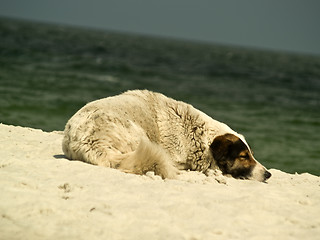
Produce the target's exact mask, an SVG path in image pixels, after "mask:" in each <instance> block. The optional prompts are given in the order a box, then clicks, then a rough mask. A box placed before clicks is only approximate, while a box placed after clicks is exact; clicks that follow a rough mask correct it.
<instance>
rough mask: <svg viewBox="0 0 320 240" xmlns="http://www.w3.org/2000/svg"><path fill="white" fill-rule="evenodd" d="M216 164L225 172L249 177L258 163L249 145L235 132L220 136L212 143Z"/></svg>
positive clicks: (236, 176)
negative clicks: (234, 133)
mask: <svg viewBox="0 0 320 240" xmlns="http://www.w3.org/2000/svg"><path fill="white" fill-rule="evenodd" d="M211 151H212V155H213V158H214V160H215V162H216V165H217V166H218V167H219V168H220V170H221V171H222V172H223V173H224V174H231V175H232V176H233V177H235V178H249V177H250V176H251V172H252V169H253V168H254V167H255V165H256V161H255V160H254V158H253V156H252V153H251V152H250V150H249V149H248V147H247V145H246V144H245V143H244V142H243V141H242V140H241V139H240V138H239V137H237V136H235V135H233V134H225V135H222V136H218V137H216V138H215V139H214V141H213V143H212V144H211Z"/></svg>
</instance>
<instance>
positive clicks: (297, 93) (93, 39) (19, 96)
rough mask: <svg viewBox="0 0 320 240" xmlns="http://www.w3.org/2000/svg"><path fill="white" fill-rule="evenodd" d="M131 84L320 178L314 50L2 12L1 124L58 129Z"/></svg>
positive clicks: (284, 165) (261, 156)
mask: <svg viewBox="0 0 320 240" xmlns="http://www.w3.org/2000/svg"><path fill="white" fill-rule="evenodd" d="M130 89H149V90H152V91H157V92H161V93H163V94H165V95H167V96H169V97H172V98H175V99H177V100H181V101H185V102H188V103H190V104H192V105H193V106H194V107H196V108H198V109H200V110H202V111H203V112H205V113H206V114H208V115H209V116H211V117H212V118H214V119H216V120H219V121H222V122H224V123H226V124H228V125H229V126H230V127H231V128H233V129H234V130H235V131H237V132H239V133H241V134H243V135H244V136H245V137H246V139H247V142H248V143H249V145H250V146H251V148H252V149H253V151H254V154H255V157H256V159H258V161H259V162H261V163H262V164H263V165H265V166H266V167H267V168H276V169H280V170H282V171H285V172H288V173H293V174H295V173H305V172H308V173H311V174H314V175H318V176H319V175H320V141H319V140H320V139H319V135H320V56H319V55H303V54H296V53H288V52H279V51H269V50H261V49H250V48H243V47H236V46H225V45H219V44H212V43H203V42H193V41H184V40H179V39H170V38H160V37H152V36H143V35H138V34H137V35H135V34H128V33H121V32H114V31H103V30H98V29H88V28H79V27H72V26H64V25H53V24H47V23H39V22H28V21H22V20H15V19H8V18H0V96H1V97H0V122H1V123H4V124H10V125H19V126H24V127H32V128H38V129H42V130H44V131H53V130H58V131H61V130H63V129H64V126H65V124H66V122H67V120H68V119H69V118H70V117H71V116H72V115H73V114H74V113H75V112H76V111H77V110H78V109H79V108H81V107H82V106H83V105H85V104H86V103H88V102H90V101H93V100H96V99H100V98H104V97H108V96H112V95H116V94H120V93H122V92H124V91H127V90H130ZM0 147H1V146H0Z"/></svg>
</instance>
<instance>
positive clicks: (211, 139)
mask: <svg viewBox="0 0 320 240" xmlns="http://www.w3.org/2000/svg"><path fill="white" fill-rule="evenodd" d="M62 146H63V151H64V153H65V155H66V156H67V157H68V158H69V159H75V160H82V161H85V162H88V163H92V164H96V165H100V166H106V167H112V168H117V169H120V170H122V171H125V172H130V173H135V174H144V173H146V172H148V171H154V172H155V174H158V175H160V176H162V177H163V178H175V176H176V174H177V173H178V171H179V170H188V169H190V170H196V171H201V172H205V171H206V170H208V169H209V168H218V169H220V170H221V171H222V172H223V173H224V174H231V175H232V176H233V177H236V178H248V179H256V180H258V181H265V180H266V179H268V178H269V177H270V176H271V174H270V173H269V172H268V171H267V170H266V169H265V168H264V167H263V166H262V165H261V164H260V163H258V162H257V161H256V160H255V159H254V158H253V155H252V152H251V150H250V148H249V146H248V144H247V143H246V141H245V139H244V137H243V136H242V135H240V134H238V133H236V132H235V131H233V130H232V129H231V128H229V127H228V126H227V125H225V124H223V123H221V122H218V121H216V120H213V119H212V118H210V117H209V116H207V115H206V114H204V113H203V112H201V111H199V110H197V109H195V108H193V107H192V106H191V105H189V104H186V103H184V102H180V101H175V100H173V99H171V98H168V97H166V96H164V95H162V94H159V93H154V92H150V91H147V90H143V91H140V90H135V91H128V92H126V93H123V94H121V95H118V96H114V97H108V98H105V99H101V100H97V101H94V102H91V103H88V104H87V105H86V106H84V107H83V108H81V109H80V110H79V111H78V112H77V113H76V114H75V115H74V116H73V117H72V118H71V119H70V120H69V121H68V123H67V124H66V127H65V131H64V139H63V144H62Z"/></svg>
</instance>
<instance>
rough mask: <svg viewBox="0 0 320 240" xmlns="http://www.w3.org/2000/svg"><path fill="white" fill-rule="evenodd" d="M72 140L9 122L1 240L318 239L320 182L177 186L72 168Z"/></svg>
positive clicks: (0, 128) (195, 179) (1, 180)
mask: <svg viewBox="0 0 320 240" xmlns="http://www.w3.org/2000/svg"><path fill="white" fill-rule="evenodd" d="M62 137H63V135H62V132H61V131H54V132H44V131H42V130H37V129H32V128H23V127H17V126H9V125H4V124H0V141H1V144H0V145H1V148H0V192H1V194H0V214H1V215H0V239H92V240H93V239H190V240H191V239H193V240H195V239H259V240H261V239H318V237H319V234H320V218H319V212H320V191H319V190H320V177H317V176H314V175H311V174H308V173H303V174H288V173H285V172H282V171H280V170H277V169H270V172H271V173H272V177H271V178H270V179H269V180H268V182H267V183H261V182H257V181H249V180H236V179H233V178H230V177H226V176H223V175H221V173H219V172H218V171H212V172H211V173H209V174H208V176H206V175H204V174H202V173H199V172H184V173H183V174H181V175H179V177H178V179H175V180H167V179H165V180H163V179H161V178H160V177H159V176H155V175H154V174H153V173H152V172H149V173H147V174H146V175H143V176H140V175H133V174H126V173H122V172H120V171H118V170H115V169H109V168H103V167H98V166H94V165H90V164H86V163H83V162H79V161H69V160H67V159H66V158H65V157H64V155H63V152H62V150H61V141H62Z"/></svg>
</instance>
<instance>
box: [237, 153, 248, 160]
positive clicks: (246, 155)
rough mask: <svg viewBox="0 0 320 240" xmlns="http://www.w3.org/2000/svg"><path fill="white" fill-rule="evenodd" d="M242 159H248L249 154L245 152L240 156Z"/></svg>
mask: <svg viewBox="0 0 320 240" xmlns="http://www.w3.org/2000/svg"><path fill="white" fill-rule="evenodd" d="M239 157H240V159H241V160H245V159H248V158H249V154H248V153H247V154H244V155H240V156H239Z"/></svg>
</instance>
